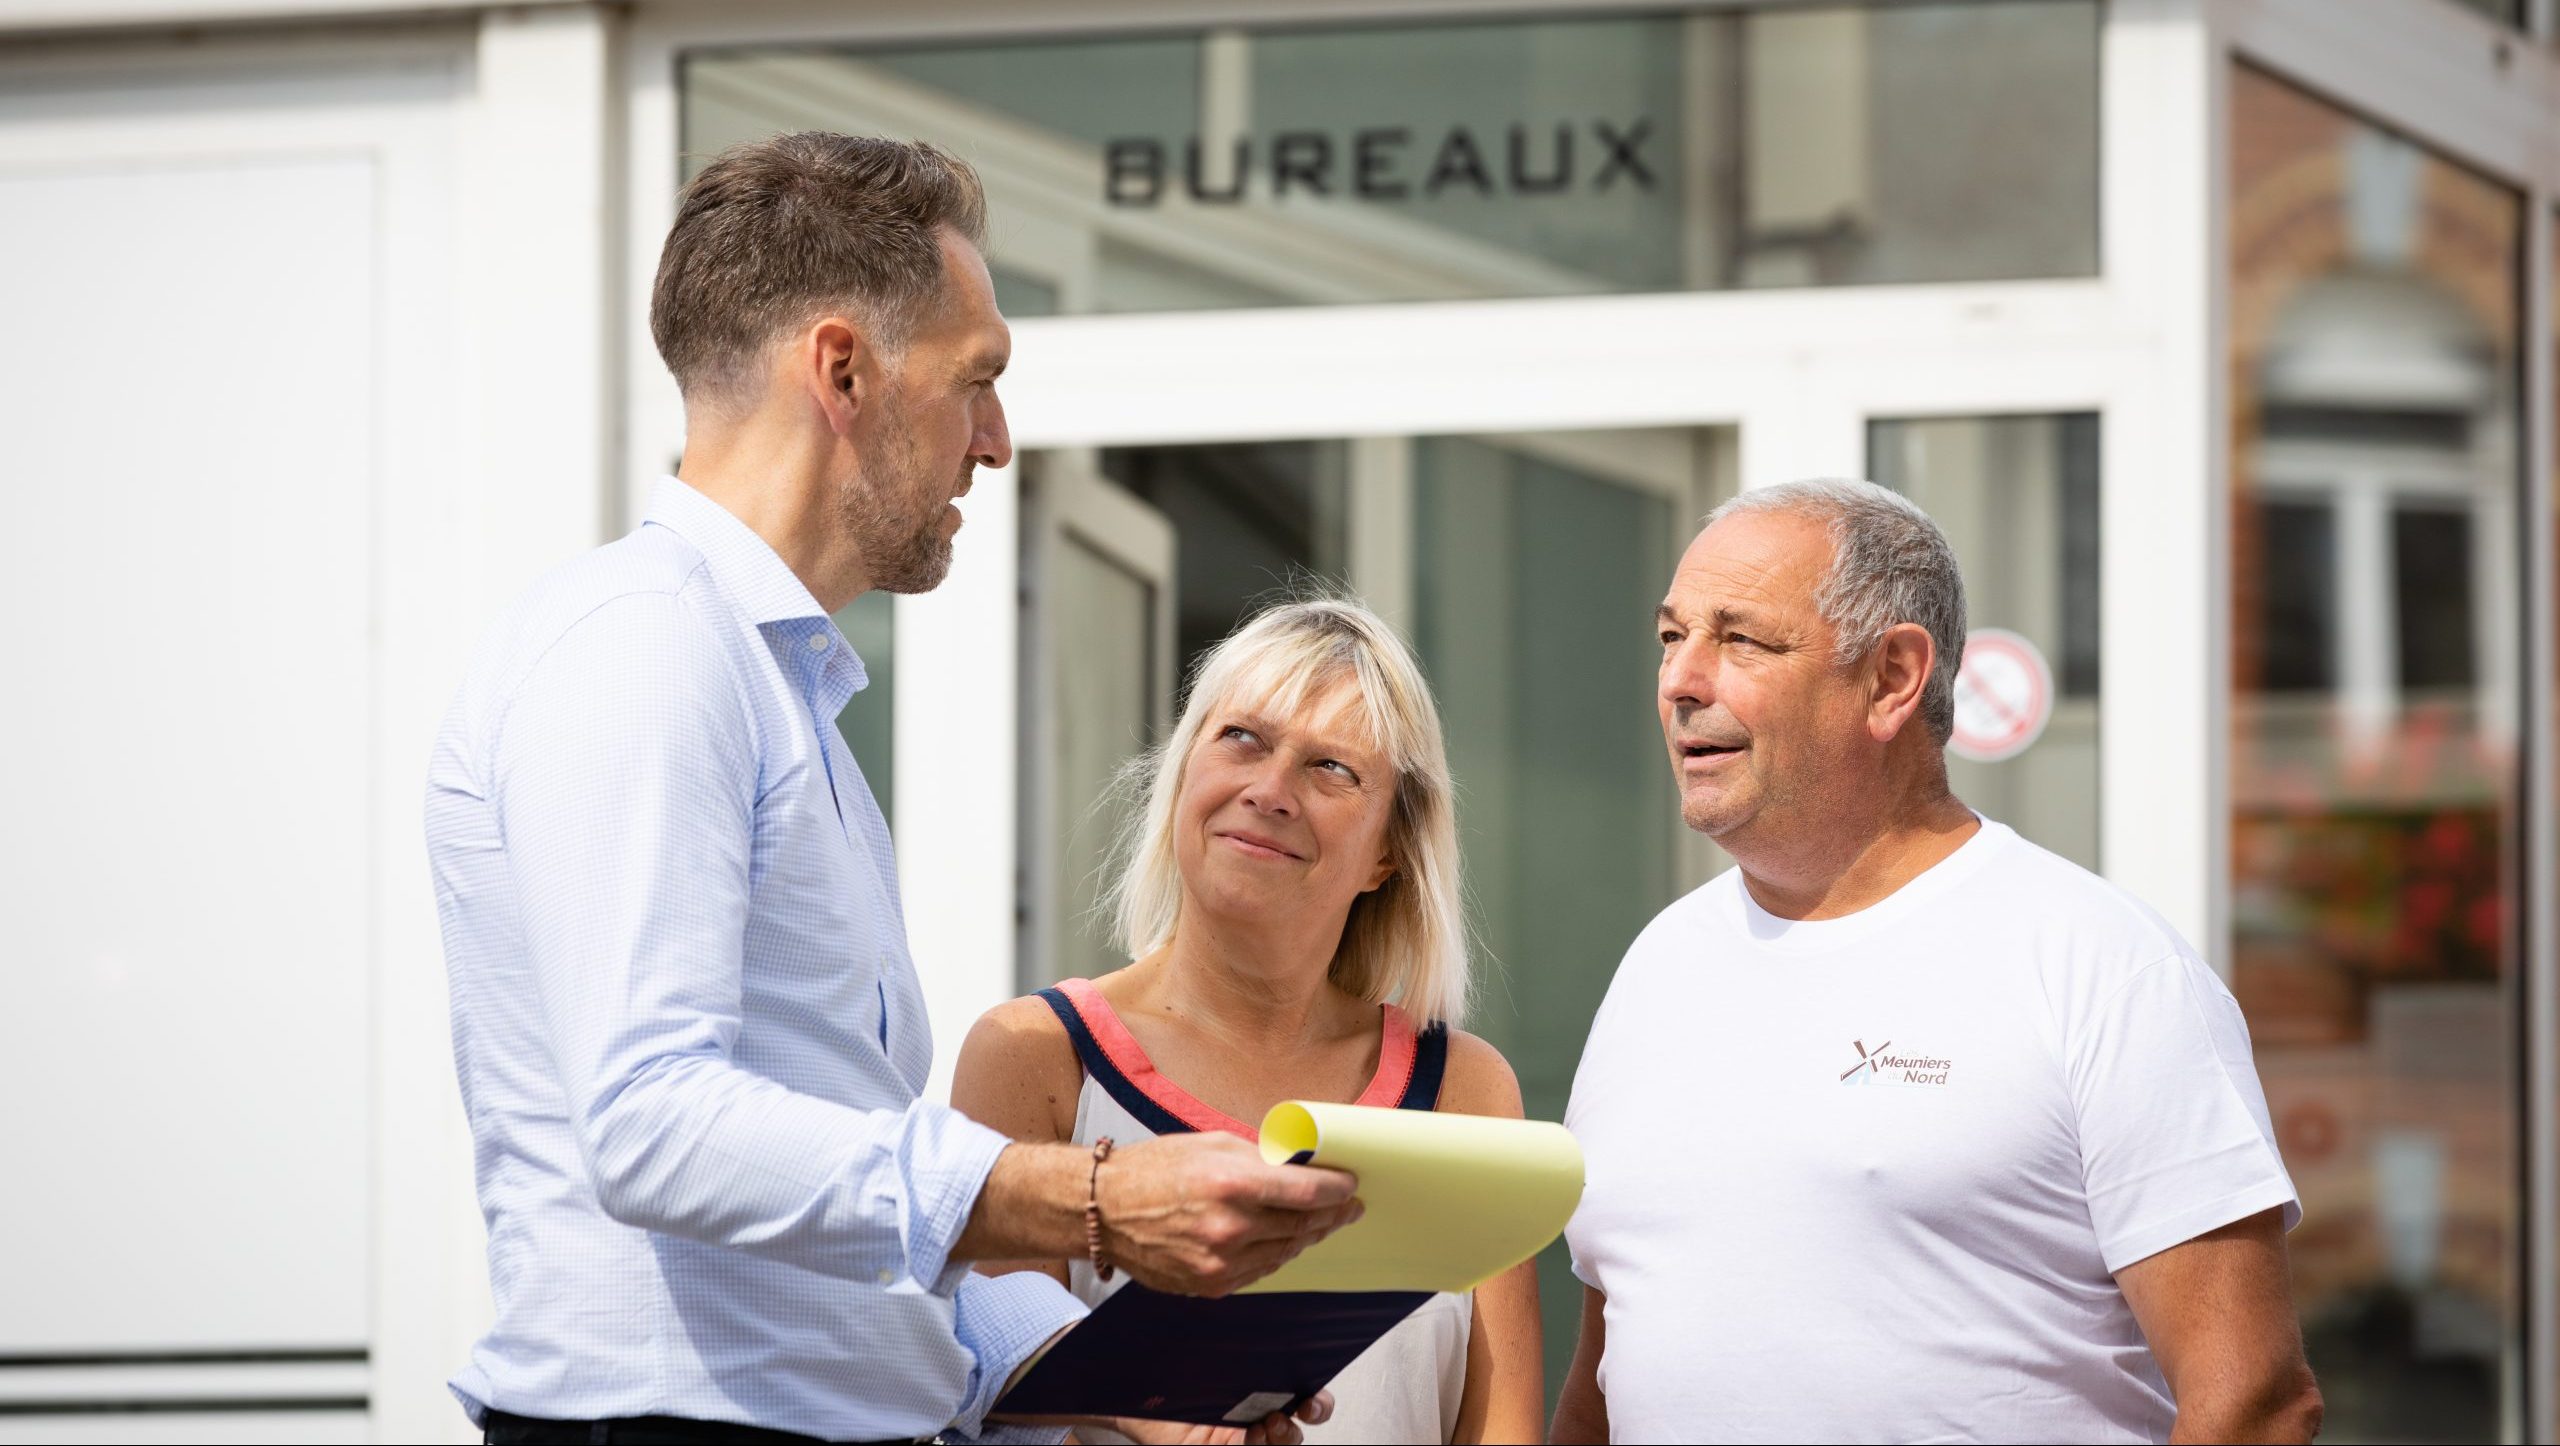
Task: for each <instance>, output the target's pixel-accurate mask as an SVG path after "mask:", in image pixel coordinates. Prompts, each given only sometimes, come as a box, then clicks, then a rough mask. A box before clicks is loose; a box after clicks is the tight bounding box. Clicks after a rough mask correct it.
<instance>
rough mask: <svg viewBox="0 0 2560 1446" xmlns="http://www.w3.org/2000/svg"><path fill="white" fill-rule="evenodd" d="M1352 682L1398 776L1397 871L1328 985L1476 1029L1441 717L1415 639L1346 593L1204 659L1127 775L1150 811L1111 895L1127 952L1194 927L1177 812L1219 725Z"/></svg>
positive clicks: (1346, 942) (1392, 854) (1273, 613)
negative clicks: (1180, 703)
mask: <svg viewBox="0 0 2560 1446" xmlns="http://www.w3.org/2000/svg"><path fill="white" fill-rule="evenodd" d="M1343 678H1348V679H1350V680H1351V681H1352V682H1353V683H1354V684H1355V685H1356V689H1357V694H1358V705H1357V712H1356V713H1355V714H1354V715H1353V716H1355V717H1358V718H1360V719H1361V721H1362V722H1363V723H1364V724H1365V725H1366V729H1367V733H1368V737H1367V738H1366V739H1365V740H1364V741H1365V742H1367V743H1368V744H1370V745H1371V746H1372V747H1375V748H1376V749H1377V750H1378V751H1379V752H1381V753H1383V754H1385V755H1386V758H1387V761H1388V764H1389V766H1390V767H1392V768H1393V769H1394V770H1395V779H1396V792H1395V803H1394V812H1393V814H1392V815H1391V816H1390V818H1389V820H1388V823H1387V860H1388V862H1389V863H1391V864H1392V865H1394V868H1395V872H1393V873H1392V874H1390V875H1388V876H1387V881H1386V882H1385V883H1383V884H1380V885H1379V886H1378V887H1376V888H1375V889H1372V890H1370V891H1369V892H1367V893H1365V894H1362V895H1360V896H1359V897H1358V898H1357V899H1354V900H1353V901H1352V904H1351V914H1350V917H1349V918H1348V919H1347V920H1346V921H1345V922H1344V924H1343V928H1342V942H1341V943H1340V944H1338V945H1336V946H1335V948H1334V954H1333V967H1332V970H1331V971H1330V974H1329V976H1328V977H1330V978H1331V979H1332V981H1333V983H1334V985H1335V986H1336V987H1337V988H1340V989H1341V990H1343V991H1344V992H1345V993H1347V994H1351V995H1353V996H1355V997H1357V998H1359V999H1363V1000H1366V1001H1368V1002H1370V1003H1373V1004H1384V1003H1387V1002H1389V1001H1393V1002H1395V1003H1396V1004H1398V1005H1400V1006H1402V1007H1403V1008H1404V1010H1405V1011H1406V1012H1407V1013H1409V1014H1411V1015H1413V1016H1414V1017H1415V1018H1416V1019H1417V1020H1420V1021H1422V1022H1423V1023H1426V1024H1427V1023H1429V1022H1430V1021H1432V1020H1442V1021H1446V1022H1447V1023H1449V1024H1451V1025H1458V1024H1463V1023H1465V1022H1466V1012H1467V1002H1468V997H1469V988H1470V982H1469V978H1468V963H1467V936H1466V927H1467V926H1466V913H1465V909H1464V907H1463V905H1462V904H1461V903H1460V900H1461V898H1462V895H1461V894H1460V892H1459V884H1458V822H1457V808H1456V803H1455V800H1454V798H1453V797H1452V793H1453V789H1452V787H1451V784H1450V780H1449V756H1448V750H1447V748H1446V747H1445V746H1444V745H1443V743H1442V741H1441V737H1440V709H1439V707H1438V706H1437V705H1436V704H1434V703H1433V702H1432V701H1431V685H1430V684H1429V683H1427V682H1425V681H1424V680H1423V677H1422V668H1421V665H1420V664H1418V663H1416V662H1415V661H1414V657H1413V652H1412V650H1411V649H1409V648H1407V647H1406V646H1405V643H1404V640H1403V639H1402V638H1399V637H1397V636H1396V633H1395V630H1394V629H1393V628H1390V627H1388V626H1387V624H1386V623H1385V621H1384V620H1382V619H1381V618H1379V617H1378V615H1377V614H1375V613H1373V612H1371V611H1369V610H1368V609H1367V608H1365V607H1362V606H1361V605H1360V604H1358V603H1356V602H1352V601H1348V600H1346V599H1340V598H1331V597H1316V598H1307V599H1301V600H1296V601H1290V602H1284V603H1280V604H1278V605H1276V606H1273V607H1270V608H1268V609H1266V610H1264V611H1263V612H1261V613H1259V614H1257V615H1256V616H1255V617H1254V618H1253V619H1252V620H1251V621H1249V622H1247V623H1246V624H1245V625H1244V626H1242V627H1240V628H1238V629H1236V630H1235V631H1234V632H1233V633H1230V634H1229V635H1228V636H1227V638H1226V640H1225V641H1224V642H1221V643H1220V644H1218V645H1217V646H1216V647H1214V648H1212V649H1210V650H1209V652H1208V653H1207V654H1206V655H1205V656H1204V657H1202V659H1201V660H1200V664H1199V667H1198V669H1197V670H1196V671H1195V672H1194V673H1193V675H1192V681H1191V696H1190V701H1189V702H1188V703H1187V704H1185V705H1184V707H1183V710H1182V717H1181V719H1180V720H1179V721H1178V722H1176V723H1175V724H1174V729H1173V736H1172V737H1170V738H1168V739H1166V740H1165V742H1164V746H1163V747H1161V748H1158V749H1156V750H1154V751H1153V752H1151V753H1148V754H1145V755H1143V756H1141V757H1140V758H1138V759H1136V760H1134V761H1133V762H1132V763H1131V764H1130V765H1129V768H1128V770H1127V771H1126V772H1125V773H1124V774H1123V775H1122V776H1123V779H1124V780H1125V786H1127V787H1129V788H1130V790H1131V791H1132V792H1134V793H1136V794H1137V795H1138V798H1137V805H1138V806H1137V807H1136V808H1134V809H1132V810H1131V814H1130V816H1131V822H1130V826H1129V832H1128V835H1127V837H1126V838H1124V839H1123V841H1122V846H1121V850H1120V856H1121V858H1122V860H1123V861H1124V862H1123V864H1122V867H1121V871H1120V877H1119V879H1118V881H1117V882H1116V883H1115V884H1114V885H1113V887H1112V890H1111V895H1110V899H1109V907H1110V909H1111V911H1112V916H1113V919H1114V922H1115V924H1116V925H1117V932H1118V935H1119V941H1120V946H1121V947H1122V948H1123V949H1125V950H1127V951H1128V954H1129V957H1130V958H1132V959H1140V958H1144V957H1146V956H1147V955H1149V954H1152V953H1154V952H1155V951H1156V950H1158V949H1161V948H1163V947H1164V946H1165V945H1166V944H1167V943H1168V942H1170V941H1171V940H1172V938H1173V931H1174V925H1175V924H1176V923H1177V922H1179V921H1180V919H1181V915H1182V878H1181V874H1180V872H1179V869H1178V868H1177V865H1176V863H1175V858H1176V851H1175V847H1174V809H1175V805H1176V802H1177V800H1179V799H1180V798H1181V796H1182V787H1183V780H1184V776H1185V770H1186V767H1187V765H1188V763H1189V761H1190V758H1191V753H1192V749H1193V748H1194V747H1195V746H1196V745H1197V744H1198V743H1199V741H1200V734H1201V730H1203V729H1204V728H1206V727H1208V726H1209V722H1210V719H1211V718H1212V717H1214V716H1218V715H1222V714H1229V713H1233V712H1237V711H1242V712H1248V713H1254V714H1259V715H1261V716H1265V717H1270V718H1274V719H1280V718H1290V717H1294V716H1296V715H1297V714H1298V713H1299V711H1300V710H1302V709H1303V708H1304V707H1305V706H1306V704H1307V702H1308V700H1309V699H1311V698H1314V697H1316V696H1318V695H1319V694H1321V693H1323V692H1324V691H1325V690H1326V689H1328V688H1330V687H1331V686H1333V684H1334V683H1335V681H1336V680H1338V679H1343Z"/></svg>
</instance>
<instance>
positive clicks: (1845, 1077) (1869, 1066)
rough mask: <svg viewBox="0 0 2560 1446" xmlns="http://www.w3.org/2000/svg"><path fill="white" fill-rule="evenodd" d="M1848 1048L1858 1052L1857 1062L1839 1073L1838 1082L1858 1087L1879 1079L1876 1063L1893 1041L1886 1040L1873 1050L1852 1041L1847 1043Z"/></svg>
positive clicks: (1857, 1041)
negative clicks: (1857, 1085)
mask: <svg viewBox="0 0 2560 1446" xmlns="http://www.w3.org/2000/svg"><path fill="white" fill-rule="evenodd" d="M1849 1047H1850V1048H1852V1049H1854V1050H1856V1051H1857V1052H1858V1062H1857V1063H1856V1064H1853V1065H1851V1066H1849V1067H1848V1068H1847V1069H1846V1070H1843V1071H1841V1074H1840V1082H1841V1083H1842V1084H1860V1085H1862V1084H1873V1083H1875V1082H1876V1080H1877V1079H1878V1078H1880V1074H1879V1071H1878V1068H1877V1064H1876V1062H1877V1061H1878V1060H1879V1059H1881V1058H1883V1057H1884V1052H1885V1051H1886V1050H1888V1049H1890V1048H1892V1047H1893V1041H1892V1040H1890V1039H1888V1040H1886V1041H1885V1042H1884V1043H1882V1044H1879V1045H1877V1046H1876V1047H1875V1048H1873V1049H1869V1048H1867V1046H1866V1045H1865V1044H1864V1043H1863V1042H1861V1041H1859V1040H1855V1039H1853V1040H1850V1041H1849Z"/></svg>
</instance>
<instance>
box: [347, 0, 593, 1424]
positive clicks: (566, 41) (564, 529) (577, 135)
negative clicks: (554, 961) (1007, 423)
mask: <svg viewBox="0 0 2560 1446" xmlns="http://www.w3.org/2000/svg"><path fill="white" fill-rule="evenodd" d="M617 31H618V23H617V21H616V20H615V19H614V13H613V11H612V10H610V9H609V8H608V7H605V6H600V5H574V6H560V7H556V8H546V9H539V10H530V11H518V12H505V11H492V12H489V13H488V14H486V15H484V16H483V17H482V20H481V27H480V33H479V39H478V45H477V51H476V56H475V63H474V65H473V67H472V73H473V75H474V79H475V81H476V93H475V94H474V95H473V96H472V97H471V98H470V99H469V100H468V101H466V102H465V107H464V120H465V124H464V127H463V128H462V129H463V136H464V145H463V148H462V156H461V165H460V166H459V167H458V175H457V178H456V179H457V191H458V196H457V197H456V199H455V201H449V202H447V203H446V204H445V205H443V206H441V207H440V208H439V209H438V211H437V213H436V214H435V215H434V216H432V217H430V218H428V219H427V221H426V222H425V223H424V224H425V226H426V227H427V229H429V230H431V231H433V232H434V233H435V234H437V235H442V234H444V228H445V227H447V226H449V225H451V222H452V218H454V217H461V218H464V224H463V226H462V228H461V232H462V234H461V237H460V241H461V248H460V249H461V255H460V257H459V258H458V261H459V270H460V273H461V277H462V284H461V285H460V286H459V287H458V288H456V290H455V292H454V296H455V297H456V299H457V302H458V305H457V307H456V309H455V310H454V311H453V312H452V313H450V314H449V315H442V316H439V317H437V318H436V320H437V321H438V322H442V323H447V324H450V325H451V326H452V328H453V331H454V333H456V334H457V336H458V339H459V346H458V351H459V366H458V367H457V368H456V370H457V371H458V373H459V377H460V381H459V384H458V385H456V386H455V387H454V388H453V390H454V393H455V397H454V400H455V402H456V403H457V405H456V406H455V407H454V408H453V412H452V415H450V416H440V417H438V418H437V419H436V420H437V422H438V423H439V424H442V425H444V426H446V428H447V429H448V431H449V433H450V435H447V436H440V437H436V438H433V439H431V440H432V441H433V442H434V443H435V444H436V446H437V447H438V448H439V450H445V451H449V452H450V454H451V455H452V456H453V457H454V458H455V459H456V460H455V461H454V462H453V463H452V464H450V465H449V466H448V467H447V468H446V469H444V470H442V471H440V472H439V473H437V474H436V475H434V476H431V477H428V478H424V479H416V480H406V479H402V478H400V477H399V476H398V474H396V473H395V474H387V475H391V476H393V478H394V483H393V489H394V490H393V495H391V496H388V497H386V498H385V500H384V516H385V518H386V528H385V541H384V544H383V546H384V559H383V566H384V570H385V583H384V587H383V592H384V596H385V599H386V601H385V604H384V607H385V614H384V624H383V626H384V630H385V641H384V653H385V658H386V663H385V667H384V673H385V678H386V683H385V694H384V720H385V721H384V726H383V736H384V739H385V742H384V746H383V754H382V761H381V766H380V774H381V777H382V779H383V783H382V787H381V803H380V805H379V810H380V813H381V815H382V818H383V829H384V834H385V837H386V839H392V840H396V841H397V842H396V845H393V846H390V847H386V850H385V858H386V861H387V862H386V865H385V869H386V877H385V880H384V884H383V890H384V908H385V910H386V914H385V917H386V919H387V920H388V921H389V922H388V923H387V924H386V941H385V945H384V948H383V950H382V957H381V969H382V978H381V981H380V987H379V991H378V993H377V996H376V997H377V998H378V1000H379V1001H380V1004H379V1007H378V1014H377V1021H376V1036H377V1052H378V1063H377V1066H376V1079H377V1081H378V1091H379V1094H378V1106H377V1108H378V1111H379V1117H380V1120H381V1129H380V1131H379V1134H378V1136H377V1138H379V1139H380V1140H381V1141H383V1142H384V1147H383V1148H382V1149H381V1150H380V1151H379V1153H378V1156H377V1159H376V1161H375V1165H374V1180H375V1190H376V1196H375V1205H374V1212H373V1213H374V1279H375V1290H374V1293H373V1299H374V1304H373V1309H374V1333H373V1347H372V1349H373V1406H374V1410H373V1420H374V1431H375V1434H376V1435H377V1436H378V1437H379V1438H380V1439H384V1440H392V1441H437V1440H446V1441H467V1440H472V1439H475V1433H473V1432H472V1431H471V1429H470V1427H469V1424H468V1422H466V1421H465V1420H464V1418H463V1415H462V1411H461V1409H460V1407H459V1406H458V1405H457V1404H456V1403H455V1401H454V1399H453V1397H452V1395H451V1394H450V1393H448V1392H447V1391H446V1390H445V1388H444V1381H445V1379H446V1378H447V1377H448V1376H450V1375H451V1374H452V1373H453V1372H454V1370H456V1369H457V1368H458V1367H459V1366H461V1364H462V1363H463V1361H464V1360H465V1359H466V1357H467V1355H468V1352H469V1350H470V1347H471V1343H472V1342H473V1340H474V1339H476V1338H477V1337H478V1336H479V1335H480V1333H481V1332H482V1331H483V1330H485V1329H486V1328H487V1325H488V1322H489V1317H490V1303H489V1282H488V1274H487V1266H486V1263H485V1259H484V1255H483V1241H482V1232H481V1225H480V1220H479V1218H478V1214H477V1211H476V1209H475V1208H474V1204H473V1200H472V1193H471V1143H470V1138H469V1132H468V1127H467V1125H466V1123H465V1121H464V1119H463V1115H462V1107H461V1101H460V1099H459V1098H458V1097H457V1095H456V1090H455V1084H454V1076H453V1057H452V1051H451V1046H450V1040H449V1038H448V1036H447V1032H446V1028H445V1020H446V1000H445V980H444V971H443V969H442V967H441V964H442V953H441V948H440V943H439V941H438V940H437V938H436V934H435V919H434V914H433V909H432V904H431V902H430V901H428V900H427V899H426V897H425V894H426V888H425V885H426V877H425V861H424V858H423V857H422V850H421V848H420V834H419V829H420V827H421V825H420V822H419V817H420V815H419V809H420V808H421V806H422V797H423V795H422V785H423V778H424V768H425V763H426V743H427V740H428V739H430V738H431V737H432V734H433V730H434V725H435V719H436V718H437V717H438V716H439V715H440V714H441V712H442V709H443V705H444V701H445V700H446V699H448V698H450V696H451V693H452V690H453V689H454V688H455V687H457V686H458V685H459V684H460V682H461V678H462V668H463V665H464V662H465V660H466V659H467V657H468V654H469V649H470V646H471V642H472V640H473V639H474V638H475V637H476V636H477V635H478V633H479V631H480V629H481V628H483V627H485V626H486V625H487V623H488V622H489V620H490V618H491V617H493V616H494V615H495V613H496V611H497V610H498V609H499V608H500V607H502V606H504V604H505V602H506V600H507V599H508V598H509V597H511V596H513V595H514V594H515V593H517V592H519V591H520V590H521V589H522V588H523V587H524V586H525V585H526V584H527V583H528V582H530V581H531V580H532V579H533V578H534V577H536V576H538V575H539V574H540V573H542V572H543V571H545V570H547V569H549V568H551V567H554V566H557V565H558V564H560V563H562V562H565V561H567V560H568V559H570V558H572V557H575V556H577V555H578V553H580V552H581V551H583V550H585V549H587V548H589V547H593V546H595V545H596V544H597V543H598V542H599V541H601V540H602V538H603V535H604V517H605V511H606V508H605V498H606V496H607V485H606V484H607V478H608V476H609V475H610V473H611V471H612V469H613V462H612V458H613V455H614V452H615V450H616V443H615V440H614V428H615V426H616V416H615V409H614V406H613V400H612V399H613V397H614V396H615V394H616V392H617V386H616V378H617V377H618V375H619V358H618V357H617V356H616V355H615V352H614V348H613V327H612V326H611V325H610V318H609V313H608V311H607V306H608V302H609V300H610V290H609V285H610V278H611V276H612V272H613V257H614V254H615V250H616V247H617V245H618V232H617V230H616V226H617V224H618V223H617V219H616V218H615V217H614V216H613V215H612V194H611V189H610V188H611V187H612V185H613V184H614V173H613V172H612V171H611V169H610V165H611V164H612V163H613V161H614V160H615V157H614V156H613V150H614V146H613V141H612V136H613V131H614V126H615V122H614V120H613V116H614V114H615V112H616V109H617V107H618V104H619V101H618V98H617V97H616V96H615V95H614V92H613V86H614V65H613V56H614V49H615V46H616V43H617V38H618V36H617ZM457 202H458V203H457ZM393 219H394V218H390V217H386V225H389V224H391V223H392V220H393ZM395 239H396V238H395ZM392 305H393V306H394V308H395V309H398V308H401V307H405V306H407V305H409V303H408V302H407V301H406V300H405V299H404V298H399V297H394V298H392ZM395 344H396V343H395ZM404 349H405V348H404Z"/></svg>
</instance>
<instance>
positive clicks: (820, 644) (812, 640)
mask: <svg viewBox="0 0 2560 1446" xmlns="http://www.w3.org/2000/svg"><path fill="white" fill-rule="evenodd" d="M826 650H827V635H826V634H825V633H811V634H810V635H809V651H810V652H813V653H823V652H825V651H826Z"/></svg>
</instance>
